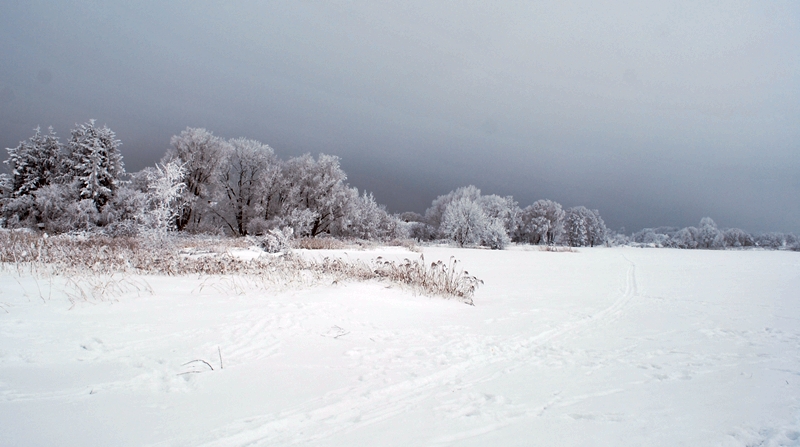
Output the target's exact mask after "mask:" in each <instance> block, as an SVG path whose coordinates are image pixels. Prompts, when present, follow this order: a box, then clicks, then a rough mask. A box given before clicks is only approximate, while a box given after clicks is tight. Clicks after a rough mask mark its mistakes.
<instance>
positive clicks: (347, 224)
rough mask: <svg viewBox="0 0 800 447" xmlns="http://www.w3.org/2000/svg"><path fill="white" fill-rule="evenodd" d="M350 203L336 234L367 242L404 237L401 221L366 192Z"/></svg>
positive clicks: (356, 196) (356, 194) (356, 193)
mask: <svg viewBox="0 0 800 447" xmlns="http://www.w3.org/2000/svg"><path fill="white" fill-rule="evenodd" d="M354 192H355V198H354V199H353V200H350V201H349V206H348V207H347V211H346V213H345V216H344V217H343V218H342V219H341V221H340V223H339V225H337V226H336V228H337V230H336V234H337V235H341V236H347V237H355V238H359V239H366V240H385V239H389V238H396V237H402V236H404V235H403V234H401V233H403V230H402V229H401V228H404V227H401V226H400V221H399V219H398V218H396V217H395V216H392V215H390V214H389V213H387V212H386V208H385V207H384V206H383V205H379V204H378V202H376V201H375V197H374V196H373V195H372V193H369V194H367V192H366V191H364V193H363V194H362V195H360V196H359V195H358V191H357V190H354Z"/></svg>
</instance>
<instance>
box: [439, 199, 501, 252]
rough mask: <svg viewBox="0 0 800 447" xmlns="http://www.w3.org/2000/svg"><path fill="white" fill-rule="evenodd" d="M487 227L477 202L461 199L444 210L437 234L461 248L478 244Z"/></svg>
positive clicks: (485, 219)
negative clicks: (454, 242)
mask: <svg viewBox="0 0 800 447" xmlns="http://www.w3.org/2000/svg"><path fill="white" fill-rule="evenodd" d="M488 225H489V221H488V219H487V218H486V214H484V212H483V209H481V206H480V205H478V203H477V201H475V200H470V198H469V197H461V198H459V199H458V200H455V201H453V202H450V203H449V204H448V205H447V207H446V208H445V210H444V213H443V214H442V223H441V226H440V228H439V232H440V233H441V234H442V236H444V237H446V238H448V239H451V240H454V241H456V242H457V243H458V245H460V246H462V247H463V246H465V245H477V244H479V243H480V242H481V240H482V238H483V235H484V232H485V231H486V227H487V226H488Z"/></svg>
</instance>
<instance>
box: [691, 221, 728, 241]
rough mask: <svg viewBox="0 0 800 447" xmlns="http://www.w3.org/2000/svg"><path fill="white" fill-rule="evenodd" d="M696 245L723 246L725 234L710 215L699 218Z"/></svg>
mask: <svg viewBox="0 0 800 447" xmlns="http://www.w3.org/2000/svg"><path fill="white" fill-rule="evenodd" d="M699 230H700V231H699V234H698V246H699V247H700V248H724V247H725V236H724V235H723V234H722V232H721V231H720V230H719V228H717V224H716V223H715V222H714V220H713V219H711V218H710V217H704V218H702V219H700V228H699Z"/></svg>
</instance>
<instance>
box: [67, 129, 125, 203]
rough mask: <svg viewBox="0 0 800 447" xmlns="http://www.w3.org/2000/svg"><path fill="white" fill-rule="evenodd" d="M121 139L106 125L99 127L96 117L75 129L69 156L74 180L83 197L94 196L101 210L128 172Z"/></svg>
mask: <svg viewBox="0 0 800 447" xmlns="http://www.w3.org/2000/svg"><path fill="white" fill-rule="evenodd" d="M120 144H121V143H120V141H119V140H117V138H116V135H115V134H114V132H113V131H112V130H111V129H109V128H108V127H106V126H103V127H102V128H98V127H96V126H95V124H94V120H89V122H88V123H86V124H81V125H80V126H78V127H76V128H75V129H73V130H72V138H71V139H70V142H69V145H68V159H69V164H70V168H71V170H72V175H73V181H74V182H76V186H77V188H78V190H79V194H80V198H81V199H91V200H92V201H93V202H94V205H95V207H96V208H97V209H98V210H100V209H102V208H103V206H104V205H105V204H106V203H108V201H109V200H111V198H112V197H113V195H114V190H116V189H117V187H118V186H119V180H120V178H121V177H122V175H123V174H124V173H125V168H124V165H123V163H122V154H121V153H120V152H119V146H120Z"/></svg>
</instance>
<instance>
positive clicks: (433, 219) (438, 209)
mask: <svg viewBox="0 0 800 447" xmlns="http://www.w3.org/2000/svg"><path fill="white" fill-rule="evenodd" d="M480 197H481V190H480V189H478V188H476V187H475V186H473V185H469V186H463V187H461V188H458V189H456V190H455V191H450V192H449V193H447V194H445V195H442V196H439V197H437V198H435V199H434V200H433V202H432V203H431V206H430V208H428V209H427V210H426V211H425V218H426V219H427V220H428V224H429V225H431V226H432V227H433V228H437V229H438V228H439V227H440V226H441V224H442V218H443V216H444V211H445V209H447V206H448V205H450V203H451V202H455V201H457V200H460V199H462V198H465V199H467V200H471V201H473V202H477V201H478V199H480Z"/></svg>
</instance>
